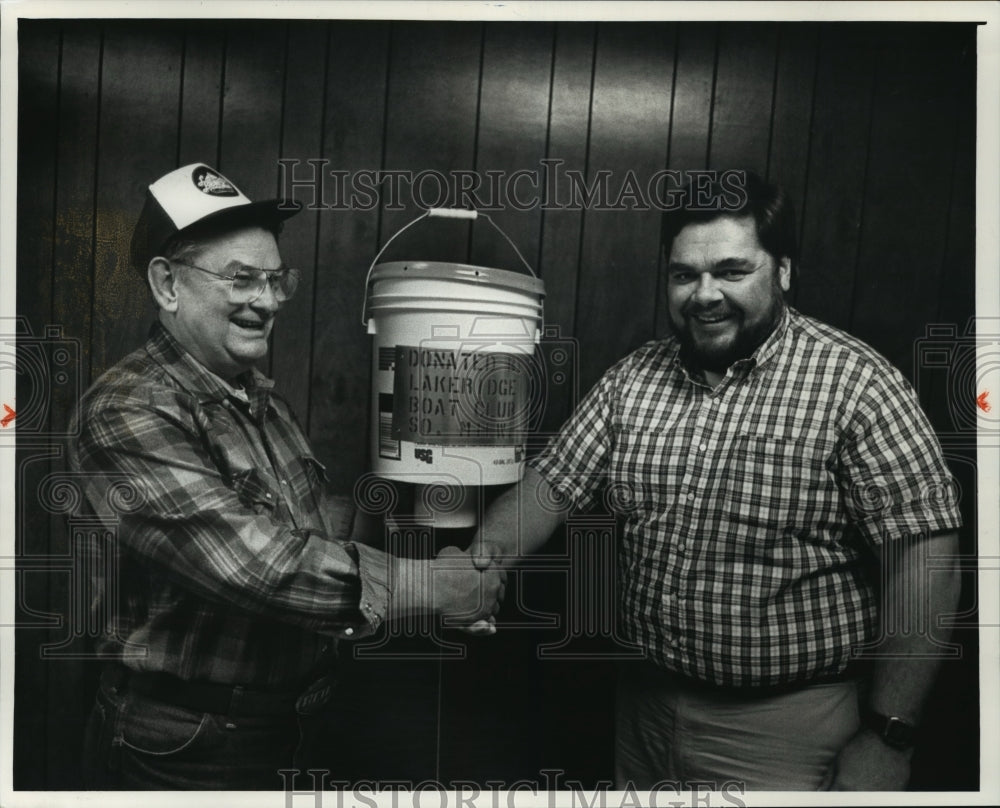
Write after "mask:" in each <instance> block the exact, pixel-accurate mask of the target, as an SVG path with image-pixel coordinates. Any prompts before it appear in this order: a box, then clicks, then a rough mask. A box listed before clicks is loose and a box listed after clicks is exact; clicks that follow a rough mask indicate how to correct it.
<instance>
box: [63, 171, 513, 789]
mask: <svg viewBox="0 0 1000 808" xmlns="http://www.w3.org/2000/svg"><path fill="white" fill-rule="evenodd" d="M297 209H298V207H297V206H296V205H294V204H292V203H282V202H280V201H279V200H272V201H269V202H257V203H253V202H251V201H250V200H249V199H248V198H247V197H246V196H245V195H244V194H243V193H241V192H240V191H239V189H238V188H236V186H235V185H233V183H231V182H230V181H229V180H227V179H226V178H225V177H223V176H222V175H221V174H219V173H218V172H216V171H214V170H213V169H212V168H210V167H208V166H206V165H202V164H195V165H189V166H185V167H183V168H179V169H177V170H176V171H172V172H170V173H169V174H167V175H165V176H164V177H161V178H160V179H159V180H157V181H156V182H154V183H153V184H152V185H151V186H149V191H148V194H147V198H146V204H145V207H144V209H143V211H142V214H141V216H140V219H139V222H138V224H137V225H136V229H135V233H134V235H133V242H132V258H133V262H134V263H135V265H136V266H137V268H139V269H140V270H141V272H142V273H143V275H144V276H145V278H146V279H147V280H148V283H149V287H150V289H151V291H152V294H153V297H154V299H155V301H156V304H157V306H158V308H159V315H158V319H157V321H156V322H155V323H154V325H153V327H152V330H151V333H150V337H149V340H148V341H147V342H146V344H145V345H144V346H143V347H142V348H140V349H139V350H137V351H135V352H134V353H132V354H131V355H130V356H128V357H126V358H125V359H124V360H122V361H121V362H120V363H119V364H117V365H116V366H115V367H113V368H111V369H110V370H109V371H108V372H107V373H106V374H104V375H103V376H102V377H101V378H100V379H99V380H98V381H97V382H96V383H95V384H94V386H93V387H92V388H91V389H90V390H89V391H88V393H87V394H86V395H85V396H84V398H83V400H82V401H81V402H80V406H79V411H78V414H77V417H78V422H79V438H78V439H77V440H76V441H75V444H74V445H73V447H72V452H71V462H72V465H73V467H74V468H75V469H76V470H78V471H79V472H81V473H82V476H83V479H84V481H85V486H86V493H87V498H88V500H89V502H90V504H91V505H92V506H93V508H94V509H95V510H96V512H97V513H98V515H99V516H100V517H101V518H102V519H103V520H104V522H105V524H106V526H107V527H108V528H109V529H110V530H113V531H114V535H115V537H116V542H115V543H114V545H113V546H112V547H110V548H105V550H106V551H107V552H109V553H110V554H111V556H112V558H111V559H110V560H106V561H105V563H104V564H103V565H102V566H101V568H102V569H114V570H117V574H116V575H108V576H106V577H104V578H102V579H101V580H100V581H98V586H99V587H100V591H101V595H102V597H103V598H105V599H107V600H108V601H110V603H109V604H107V605H105V606H104V607H103V609H102V611H101V612H100V613H108V614H110V615H111V618H110V620H109V622H108V624H107V625H106V626H105V627H104V635H103V637H102V639H101V640H100V641H99V643H98V650H99V652H100V653H101V654H102V655H103V656H105V657H106V658H107V659H109V660H110V661H109V662H108V663H106V667H105V669H104V671H103V673H102V679H101V686H100V690H99V692H98V696H97V703H96V705H95V707H94V710H93V713H92V716H91V720H90V723H89V725H88V728H87V737H86V741H85V756H86V764H87V765H86V768H87V770H88V772H89V775H90V778H91V783H90V784H91V786H92V787H94V788H100V789H110V788H125V789H143V788H161V789H216V788H229V789H265V788H274V789H278V788H281V787H282V786H283V785H284V781H283V780H282V778H281V776H280V775H279V774H278V770H279V769H282V768H286V769H287V768H290V767H291V766H292V764H293V753H294V752H295V750H296V747H297V745H298V744H299V741H300V726H299V718H300V717H301V716H304V715H308V714H313V713H316V712H317V711H318V710H320V709H321V707H322V705H323V704H324V703H325V702H326V701H328V700H329V698H330V697H331V693H333V694H334V697H336V695H337V694H335V692H334V690H335V684H334V682H333V680H332V679H331V678H330V674H331V672H332V671H333V669H334V666H335V660H336V653H337V643H338V640H339V639H340V638H346V637H359V636H363V635H364V634H366V633H370V632H372V631H374V630H375V629H377V628H378V627H379V626H380V625H381V624H382V623H383V621H386V620H392V619H394V618H398V617H401V616H406V615H410V614H413V613H416V612H424V613H434V614H439V615H447V616H452V617H461V618H462V619H463V620H464V621H467V622H468V623H469V624H472V623H473V621H476V620H479V622H478V624H477V625H478V626H479V627H480V629H481V630H484V631H486V632H489V631H491V630H492V629H491V627H490V625H489V623H488V621H490V620H492V612H493V611H494V610H495V608H496V604H497V600H498V598H499V597H501V596H502V586H503V582H502V576H499V575H497V574H493V573H490V574H489V575H487V576H483V575H482V574H481V573H480V572H479V571H478V570H476V569H475V568H474V567H473V566H472V563H471V559H470V558H469V557H468V556H467V555H464V554H461V553H459V551H458V550H457V549H455V548H451V549H450V550H448V551H447V552H443V553H442V555H441V556H439V557H438V558H437V559H435V560H434V561H417V560H409V559H396V558H393V557H391V556H387V555H385V554H384V553H382V552H379V551H377V550H375V549H372V548H370V547H367V546H366V545H365V544H362V543H360V542H358V541H354V540H352V538H354V536H353V535H352V520H353V513H352V508H351V507H350V503H349V502H346V501H339V500H336V499H334V498H332V497H330V496H329V495H328V494H327V493H326V492H325V491H324V486H323V482H324V469H323V466H322V464H321V463H320V462H319V461H318V460H316V458H315V456H314V453H313V452H312V450H311V448H310V446H309V443H308V441H307V439H306V437H305V435H304V434H303V432H302V429H301V428H300V426H299V424H298V422H297V421H296V420H295V417H294V416H293V414H292V413H291V411H290V410H289V408H288V406H287V404H286V403H285V402H284V401H283V400H282V399H281V398H280V397H279V396H278V395H276V394H275V393H274V392H273V391H272V389H271V388H272V383H271V382H270V381H269V380H268V379H267V378H265V377H264V376H263V375H262V374H261V373H260V372H259V371H258V370H257V369H256V368H255V367H254V365H255V363H256V362H258V361H259V360H261V359H263V358H264V357H265V356H266V354H267V349H268V337H269V335H270V333H271V329H272V327H273V325H274V320H275V317H276V315H277V314H278V312H279V311H280V309H281V307H282V305H283V304H284V303H285V302H286V301H287V300H288V299H289V298H291V297H292V295H293V294H294V293H295V290H296V286H297V283H298V277H299V276H298V272H297V271H296V270H294V269H290V268H288V267H286V266H285V265H284V263H282V260H281V256H280V254H279V251H278V244H277V240H276V237H277V234H278V232H279V230H280V227H281V224H282V221H283V220H284V219H285V218H287V217H288V216H290V215H292V214H293V213H295V212H296V211H297ZM123 485H124V486H125V487H126V489H127V491H128V492H129V493H128V494H127V495H125V496H123V497H116V496H115V492H116V491H117V492H119V493H120V492H121V490H122V489H121V486H123ZM115 505H117V506H119V507H115ZM484 618H485V620H484Z"/></svg>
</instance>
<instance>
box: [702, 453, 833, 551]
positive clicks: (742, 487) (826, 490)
mask: <svg viewBox="0 0 1000 808" xmlns="http://www.w3.org/2000/svg"><path fill="white" fill-rule="evenodd" d="M830 459H831V451H830V450H829V448H828V447H826V446H825V445H824V444H822V443H819V442H815V441H807V440H800V439H794V438H784V437H780V436H773V435H754V434H743V435H739V436H738V437H737V438H736V440H735V441H734V442H733V445H732V449H731V451H730V453H729V457H728V458H727V460H726V464H725V466H724V471H723V473H722V474H721V475H720V477H719V479H720V489H719V494H720V496H721V497H722V498H723V499H728V500H729V503H730V507H729V508H727V511H728V512H729V514H730V515H731V518H733V519H734V520H735V521H736V522H738V523H742V524H745V525H748V526H750V527H752V528H754V529H755V530H766V531H767V532H769V533H778V534H780V533H783V532H785V531H787V530H803V529H808V528H810V527H811V526H814V525H815V524H816V523H817V520H823V518H824V516H823V514H824V513H829V511H830V503H831V500H832V498H835V497H836V496H837V488H836V482H835V480H834V478H833V475H832V473H831V470H830V468H831V466H830Z"/></svg>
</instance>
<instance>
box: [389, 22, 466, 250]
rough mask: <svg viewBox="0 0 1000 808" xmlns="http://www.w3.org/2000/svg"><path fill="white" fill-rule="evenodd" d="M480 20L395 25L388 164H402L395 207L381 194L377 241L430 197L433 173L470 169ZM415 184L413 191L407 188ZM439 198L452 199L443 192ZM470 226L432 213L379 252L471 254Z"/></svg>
mask: <svg viewBox="0 0 1000 808" xmlns="http://www.w3.org/2000/svg"><path fill="white" fill-rule="evenodd" d="M481 44H482V25H481V24H480V23H457V22H435V23H417V22H406V23H399V24H396V25H394V26H393V31H392V51H391V55H392V63H391V65H390V74H391V79H390V82H389V100H388V105H387V107H386V112H387V114H388V119H387V121H386V141H385V168H386V169H387V170H390V171H405V172H408V173H409V175H410V176H413V178H414V180H415V182H414V184H413V185H412V189H411V187H409V183H408V182H405V181H404V182H403V184H402V192H403V198H402V199H399V200H396V202H397V203H398V206H399V207H400V208H401V209H399V210H390V209H389V207H388V206H387V204H386V202H388V203H389V204H391V200H388V199H384V200H383V212H382V231H381V240H380V241H381V243H385V241H386V239H388V238H390V237H391V236H392V234H393V233H395V232H396V231H397V230H398V229H399V228H400V227H401V226H402V225H404V224H405V223H406V222H408V221H410V220H411V219H413V218H414V216H416V215H417V213H418V207H419V205H420V204H421V203H422V204H423V205H425V206H430V205H432V204H433V203H434V202H435V200H436V199H437V197H438V191H439V186H440V182H439V180H437V179H436V178H434V177H433V175H431V174H426V175H424V176H423V177H421V176H420V172H432V171H436V172H441V173H443V174H445V175H447V172H449V171H453V170H470V169H472V167H473V165H474V160H475V137H476V125H477V119H478V114H479V81H480V56H481ZM411 190H412V192H413V193H412V195H411V193H410V191H411ZM441 201H444V203H445V204H446V205H447V204H450V202H449V200H448V199H447V198H446V197H445V198H444V199H442V200H441ZM468 234H469V226H468V224H467V223H466V222H463V221H458V220H439V219H435V220H429V221H425V222H421V223H420V224H419V225H418V226H417V227H415V228H414V229H413V230H412V231H409V232H407V233H406V234H405V235H404V236H401V237H400V241H399V243H398V244H394V245H393V246H392V247H390V249H389V252H387V253H386V255H385V258H384V259H383V260H401V259H409V258H413V259H415V260H431V261H456V262H459V263H464V262H465V261H466V260H467V259H468V248H469V235H468Z"/></svg>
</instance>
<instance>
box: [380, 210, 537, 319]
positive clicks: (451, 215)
mask: <svg viewBox="0 0 1000 808" xmlns="http://www.w3.org/2000/svg"><path fill="white" fill-rule="evenodd" d="M480 217H482V218H483V219H485V220H486V221H488V222H489V223H490V224H491V225H493V229H494V230H496V231H497V232H498V233H499V234H500V235H501V236H503V237H504V238H505V239H506V240H507V243H508V244H509V245H510V246H511V248H512V249H513V250H514V252H515V253H516V254H517V257H518V258H520V259H521V263H522V264H524V266H525V267H527V270H528V272H529V273H531V277H533V278H537V277H538V276H537V275H536V274H535V270H533V269H532V268H531V264H529V263H528V262H527V261H525V260H524V256H523V255H521V251H520V250H519V249H517V245H516V244H515V243H514V242H513V241H511V238H510V236H508V235H507V234H506V233H505V232H504V231H503V230H502V229H501V228H500V225H498V224H497V223H496V222H494V221H493V219H492V218H491V217H490V216H489V215H488V214H486V213H482V212H481V211H478V210H474V209H473V210H467V209H465V208H428V209H427V210H425V211H424V212H423V213H421V214H420V215H419V216H418V217H417V218H416V219H413V220H412V221H410V222H408V223H407V224H404V225H403V226H402V227H401V228H399V230H397V231H396V232H395V233H393V234H392V235H391V236H390V237H389V239H388V240H387V241H386V242H385V244H383V245H382V249H380V250H379V251H378V252H377V253H376V254H375V257H374V258H373V259H372V262H371V263H370V264H369V265H368V273H367V274H366V275H365V296H364V302H363V303H362V306H361V325H363V326H367V325H368V285H369V284H370V283H371V281H372V272H373V271H374V269H375V265H376V264H377V263H378V259H379V258H381V257H382V253H384V252H385V250H386V248H387V247H388V246H389V245H390V244H392V242H393V241H395V240H396V237H397V236H400V235H402V233H403V232H404V231H406V230H409V229H410V228H411V227H413V225H415V224H416V223H417V222H419V221H420V220H421V219H428V218H437V219H469V220H470V221H474V220H475V219H478V218H480Z"/></svg>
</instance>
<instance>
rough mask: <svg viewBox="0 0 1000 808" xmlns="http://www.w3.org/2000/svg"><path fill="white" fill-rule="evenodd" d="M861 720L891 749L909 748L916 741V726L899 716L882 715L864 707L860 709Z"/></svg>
mask: <svg viewBox="0 0 1000 808" xmlns="http://www.w3.org/2000/svg"><path fill="white" fill-rule="evenodd" d="M861 720H862V723H864V725H865V726H866V727H867V728H868V729H870V730H872V731H873V732H875V733H876V734H877V735H878V736H879V738H881V739H882V743H884V744H886V746H891V747H892V748H893V749H909V748H910V747H912V746H913V744H914V743H915V742H916V739H917V728H916V727H915V726H913V724H910V723H909V722H907V721H904V720H903V719H902V718H900V717H899V716H895V715H882V713H877V712H875V711H874V710H873V709H871V707H866V708H864V710H862V713H861Z"/></svg>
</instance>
